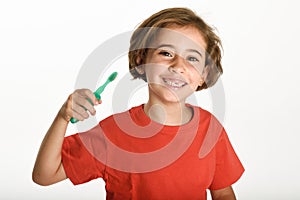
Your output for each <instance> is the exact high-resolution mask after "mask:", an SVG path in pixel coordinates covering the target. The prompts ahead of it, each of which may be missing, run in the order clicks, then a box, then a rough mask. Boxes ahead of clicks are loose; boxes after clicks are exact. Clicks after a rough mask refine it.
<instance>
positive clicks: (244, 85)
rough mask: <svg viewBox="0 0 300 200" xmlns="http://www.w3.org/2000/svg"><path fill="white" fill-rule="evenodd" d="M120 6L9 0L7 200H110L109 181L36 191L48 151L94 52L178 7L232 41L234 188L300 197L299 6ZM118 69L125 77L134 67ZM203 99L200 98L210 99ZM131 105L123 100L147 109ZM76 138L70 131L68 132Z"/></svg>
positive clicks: (3, 92)
mask: <svg viewBox="0 0 300 200" xmlns="http://www.w3.org/2000/svg"><path fill="white" fill-rule="evenodd" d="M120 2H122V3H120ZM120 2H117V1H114V0H110V1H106V2H105V3H101V2H100V1H80V2H79V1H56V0H55V1H48V2H46V1H33V0H29V1H21V0H19V1H15V0H11V1H1V3H0V36H1V37H0V70H1V71H0V99H1V109H0V110H1V112H0V113H1V115H0V123H1V131H0V134H1V139H0V153H1V161H0V162H1V164H0V167H1V170H0V177H1V187H0V199H67V198H68V199H73V200H75V199H105V192H104V184H103V182H102V181H101V180H95V181H92V182H89V183H87V184H83V185H80V186H76V187H75V186H73V185H72V184H71V183H70V181H68V180H67V181H64V182H61V183H58V184H55V185H52V186H48V187H41V186H38V185H36V184H34V183H33V182H32V181H31V172H32V168H33V165H34V161H35V157H36V154H37V152H38V148H39V145H40V143H41V141H42V138H43V136H44V134H45V133H46V131H47V129H48V127H49V125H50V124H51V122H52V120H53V118H54V117H55V115H56V113H57V111H58V110H59V108H60V106H61V105H62V104H63V102H64V101H65V99H66V98H67V96H68V95H69V94H70V93H71V92H72V91H73V90H74V85H75V82H76V78H77V75H78V73H79V70H80V68H81V66H82V64H83V63H84V61H85V60H86V58H87V57H88V56H89V54H90V53H91V52H92V51H93V50H94V49H95V48H97V47H98V46H99V45H101V43H102V42H104V41H106V40H109V39H110V38H111V37H113V36H114V35H117V34H120V33H122V32H125V31H131V30H132V29H134V28H135V27H136V26H137V25H138V24H139V23H140V22H141V21H142V20H143V19H145V18H147V17H148V16H150V15H151V14H153V13H154V12H157V11H159V10H161V9H163V8H167V7H175V6H184V7H189V8H191V9H193V10H194V11H196V12H197V13H198V14H199V15H200V16H202V18H203V19H204V20H206V21H207V22H208V23H209V24H211V25H213V26H215V27H217V29H218V33H219V35H220V37H221V39H222V41H223V46H224V58H223V68H224V74H223V75H222V79H220V81H222V83H223V86H224V89H225V95H226V113H225V117H226V118H225V120H224V121H223V124H224V126H225V128H226V130H227V132H228V134H229V137H230V139H231V141H232V143H233V146H234V147H235V149H236V151H237V154H238V155H239V157H240V159H241V161H242V162H243V164H244V166H245V168H246V171H245V173H244V175H243V176H242V178H241V179H240V180H239V181H238V182H237V183H236V184H235V185H234V189H235V191H236V193H237V196H238V197H239V199H244V200H245V199H246V200H247V199H249V200H253V199H262V200H266V199H272V200H273V199H289V200H291V199H300V194H299V189H300V183H299V180H300V173H299V171H298V169H300V161H299V160H300V159H299V158H300V149H299V146H298V144H299V140H300V136H299V133H300V128H299V115H298V113H299V111H300V104H299V102H300V90H299V88H298V87H299V78H298V76H299V75H298V74H299V72H300V61H299V45H300V42H299V35H300V25H299V24H300V23H299V20H298V19H299V18H300V14H299V12H298V10H299V9H298V8H299V3H298V1H296V0H294V1H293V0H285V1H279V0H272V1H271V0H251V1H250V0H249V1H238V0H227V1H221V0H220V1H216V0H209V1H208V0H197V1H196V0H195V1H186V0H185V1H147V2H146V1H120ZM125 2H126V3H125ZM120 60H121V59H120ZM119 67H121V68H122V69H123V70H125V71H126V70H127V65H126V62H124V64H123V66H119ZM115 84H117V82H116V83H115ZM91 89H93V88H91ZM200 93H201V92H200ZM200 93H199V94H196V96H197V98H199V99H200V101H201V98H202V97H205V98H206V97H208V98H209V95H205V92H204V95H203V94H200ZM201 95H202V96H201ZM133 96H134V95H133ZM132 99H138V98H137V97H132ZM132 99H130V100H128V99H125V100H124V101H127V102H128V101H131V103H132V104H137V103H138V100H136V101H133V100H132ZM203 102H204V103H203V105H200V106H202V107H204V108H206V109H208V110H210V109H211V107H212V106H211V105H210V103H209V102H206V100H203ZM205 102H206V103H205ZM104 103H105V102H104ZM104 105H109V102H108V103H107V104H104ZM104 107H105V106H102V108H101V107H100V106H99V107H98V108H97V112H98V115H101V116H100V117H99V118H103V117H105V116H107V115H109V114H110V110H109V109H103V108H104ZM74 131H76V129H75V128H74V127H70V128H69V129H68V133H67V134H71V133H73V132H74Z"/></svg>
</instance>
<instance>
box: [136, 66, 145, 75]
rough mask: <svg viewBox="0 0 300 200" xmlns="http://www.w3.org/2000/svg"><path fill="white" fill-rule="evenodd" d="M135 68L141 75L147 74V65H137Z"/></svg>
mask: <svg viewBox="0 0 300 200" xmlns="http://www.w3.org/2000/svg"><path fill="white" fill-rule="evenodd" d="M135 70H136V71H137V73H139V74H140V75H143V74H145V67H144V65H139V66H136V67H135Z"/></svg>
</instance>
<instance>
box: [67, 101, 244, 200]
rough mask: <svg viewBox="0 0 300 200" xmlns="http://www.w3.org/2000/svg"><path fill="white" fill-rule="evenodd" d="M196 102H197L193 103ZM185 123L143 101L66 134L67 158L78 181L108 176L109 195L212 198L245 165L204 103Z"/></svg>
mask: <svg viewBox="0 0 300 200" xmlns="http://www.w3.org/2000/svg"><path fill="white" fill-rule="evenodd" d="M189 106H191V105H189ZM191 107H192V108H193V112H194V115H193V118H192V120H191V121H190V122H188V123H187V124H184V125H182V126H165V125H161V124H158V123H156V122H154V121H152V120H151V119H150V118H149V117H148V116H147V115H146V114H145V113H144V110H143V105H140V106H137V107H133V108H131V109H130V110H129V111H126V112H123V113H119V114H115V115H112V116H110V117H108V118H106V119H104V120H102V121H101V122H100V123H99V125H97V126H95V127H94V128H92V129H91V130H89V131H87V132H83V133H79V134H75V135H71V136H68V137H66V138H65V140H64V143H63V149H62V163H63V166H64V169H65V172H66V174H67V176H68V178H69V179H70V180H71V181H72V183H73V184H75V185H76V184H81V183H85V182H88V181H90V180H92V179H96V178H103V180H104V181H105V183H106V187H105V188H106V192H107V199H114V200H116V199H120V200H126V199H133V200H134V199H143V200H144V199H164V200H165V199H172V200H174V199H189V200H193V199H195V200H196V199H199V200H204V199H206V189H210V190H216V189H222V188H225V187H228V186H230V185H232V184H233V183H234V182H236V181H237V180H238V179H239V178H240V176H241V175H242V174H243V172H244V168H243V166H242V164H241V162H240V161H239V159H238V157H237V155H236V153H235V152H234V149H233V148H232V146H231V144H230V141H229V139H228V136H227V134H226V132H225V130H224V128H223V127H222V125H221V124H220V123H219V122H218V121H217V120H216V118H215V117H214V116H213V115H211V113H209V112H208V111H205V110H203V109H201V108H199V107H195V106H191Z"/></svg>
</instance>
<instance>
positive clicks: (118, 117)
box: [99, 105, 142, 129]
mask: <svg viewBox="0 0 300 200" xmlns="http://www.w3.org/2000/svg"><path fill="white" fill-rule="evenodd" d="M141 108H142V105H139V106H135V107H132V108H130V109H128V110H125V111H122V112H119V113H115V114H112V115H110V116H108V117H107V118H105V119H103V120H101V121H100V122H99V125H100V127H101V128H103V129H111V128H112V129H115V128H116V127H118V126H120V125H123V124H128V123H129V122H131V121H132V119H133V116H134V115H136V114H135V113H137V112H139V111H140V110H141Z"/></svg>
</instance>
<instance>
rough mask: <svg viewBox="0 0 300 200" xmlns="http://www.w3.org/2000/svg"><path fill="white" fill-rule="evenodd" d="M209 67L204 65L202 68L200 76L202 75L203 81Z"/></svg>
mask: <svg viewBox="0 0 300 200" xmlns="http://www.w3.org/2000/svg"><path fill="white" fill-rule="evenodd" d="M209 68H210V66H209V65H205V67H204V68H203V70H202V74H201V77H202V79H203V81H206V79H207V77H208V73H209Z"/></svg>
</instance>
